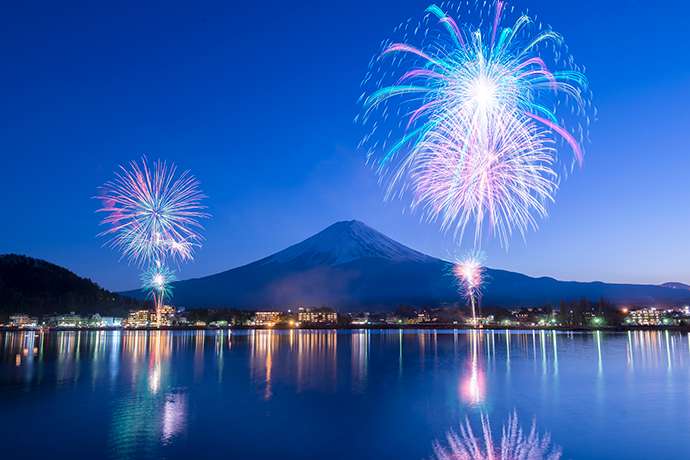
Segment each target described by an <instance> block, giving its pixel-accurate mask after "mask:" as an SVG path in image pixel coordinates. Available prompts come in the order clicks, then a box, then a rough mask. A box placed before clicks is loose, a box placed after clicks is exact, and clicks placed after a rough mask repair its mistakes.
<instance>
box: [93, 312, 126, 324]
mask: <svg viewBox="0 0 690 460" xmlns="http://www.w3.org/2000/svg"><path fill="white" fill-rule="evenodd" d="M88 325H89V327H120V326H122V318H117V317H115V316H101V315H99V314H98V313H96V314H94V315H93V316H91V318H90V319H89V323H88Z"/></svg>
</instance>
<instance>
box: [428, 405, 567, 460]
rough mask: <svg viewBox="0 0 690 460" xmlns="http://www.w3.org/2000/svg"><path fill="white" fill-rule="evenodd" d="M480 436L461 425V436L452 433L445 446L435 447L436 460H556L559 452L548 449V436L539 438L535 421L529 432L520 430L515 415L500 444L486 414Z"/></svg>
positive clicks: (505, 428)
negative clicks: (494, 435) (495, 438)
mask: <svg viewBox="0 0 690 460" xmlns="http://www.w3.org/2000/svg"><path fill="white" fill-rule="evenodd" d="M481 427H482V433H481V435H480V436H477V435H475V433H474V431H473V430H472V426H471V425H470V422H469V420H465V423H464V424H463V425H460V433H459V434H458V433H456V432H454V431H451V432H450V433H448V435H447V436H446V438H447V443H448V447H444V446H442V445H441V444H440V443H438V442H437V443H435V444H434V453H435V457H436V459H437V460H492V459H501V460H559V459H560V458H561V449H560V448H559V447H552V446H551V437H550V435H549V434H548V433H546V434H544V435H541V434H540V433H539V431H538V430H537V425H536V422H532V427H531V428H530V430H529V432H525V431H523V429H522V428H521V427H520V424H519V421H518V418H517V414H516V413H513V414H512V415H511V416H510V417H509V418H508V421H507V422H506V424H505V425H504V426H503V429H502V430H501V441H500V444H498V445H497V444H496V443H495V441H494V439H493V434H492V432H491V424H490V423H489V419H488V417H487V416H486V415H484V414H482V416H481Z"/></svg>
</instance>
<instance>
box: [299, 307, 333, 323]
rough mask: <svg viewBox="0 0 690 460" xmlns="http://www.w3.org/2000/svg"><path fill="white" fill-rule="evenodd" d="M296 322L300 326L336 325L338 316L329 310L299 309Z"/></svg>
mask: <svg viewBox="0 0 690 460" xmlns="http://www.w3.org/2000/svg"><path fill="white" fill-rule="evenodd" d="M297 320H298V321H299V322H300V324H336V323H337V322H338V314H337V313H336V312H335V311H334V310H331V309H330V308H315V309H309V308H300V309H299V311H298V313H297Z"/></svg>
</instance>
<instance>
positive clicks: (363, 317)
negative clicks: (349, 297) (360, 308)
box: [350, 312, 369, 326]
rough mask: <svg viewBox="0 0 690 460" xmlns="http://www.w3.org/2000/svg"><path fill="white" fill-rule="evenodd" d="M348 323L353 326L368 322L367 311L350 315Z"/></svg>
mask: <svg viewBox="0 0 690 460" xmlns="http://www.w3.org/2000/svg"><path fill="white" fill-rule="evenodd" d="M350 324H352V325H354V326H363V325H366V324H369V313H366V312H365V313H358V314H354V315H352V319H351V321H350Z"/></svg>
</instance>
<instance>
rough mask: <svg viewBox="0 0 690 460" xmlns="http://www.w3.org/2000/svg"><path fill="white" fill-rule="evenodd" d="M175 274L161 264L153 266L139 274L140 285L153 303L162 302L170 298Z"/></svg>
mask: <svg viewBox="0 0 690 460" xmlns="http://www.w3.org/2000/svg"><path fill="white" fill-rule="evenodd" d="M176 279H177V278H176V277H175V272H174V271H173V270H171V269H170V268H168V267H166V266H165V265H162V264H154V265H153V266H151V267H149V268H148V269H147V270H146V271H144V272H143V273H142V274H141V285H142V287H143V289H144V290H145V291H146V292H147V293H148V295H149V296H150V297H151V298H152V299H154V303H156V302H155V301H160V302H163V301H164V300H165V299H167V298H170V297H171V296H172V284H171V283H173V282H174V281H176Z"/></svg>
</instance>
